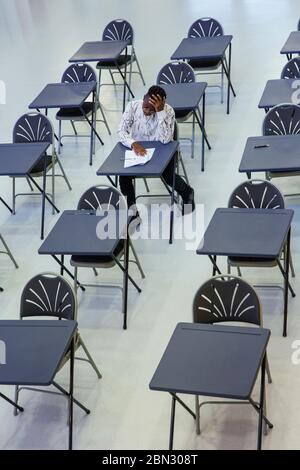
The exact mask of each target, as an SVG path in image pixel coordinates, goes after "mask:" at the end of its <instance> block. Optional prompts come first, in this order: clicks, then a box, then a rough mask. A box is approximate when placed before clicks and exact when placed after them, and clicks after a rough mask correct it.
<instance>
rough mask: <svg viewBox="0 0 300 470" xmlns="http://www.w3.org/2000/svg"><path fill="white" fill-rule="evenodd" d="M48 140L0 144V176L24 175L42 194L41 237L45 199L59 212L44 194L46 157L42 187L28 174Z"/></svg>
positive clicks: (47, 145) (47, 144) (41, 154)
mask: <svg viewBox="0 0 300 470" xmlns="http://www.w3.org/2000/svg"><path fill="white" fill-rule="evenodd" d="M49 145H50V144H49V143H48V142H30V143H28V144H27V143H26V144H0V176H16V177H17V176H24V177H27V178H28V179H29V180H30V181H31V182H32V184H33V185H34V186H35V187H36V188H37V189H38V191H39V192H40V193H41V195H42V220H41V238H42V239H43V238H44V225H45V200H46V199H47V201H48V202H49V204H51V206H52V207H54V209H55V210H56V212H59V210H58V209H57V207H56V206H55V205H54V204H53V202H52V201H51V199H50V198H49V197H48V195H47V194H46V159H45V167H44V175H43V187H42V188H41V187H40V186H39V185H38V183H37V182H36V181H35V178H33V177H32V176H31V175H30V172H31V170H32V169H33V168H34V167H35V165H36V164H37V163H38V162H39V160H40V159H41V157H42V156H43V155H45V153H46V151H47V149H48V147H49Z"/></svg>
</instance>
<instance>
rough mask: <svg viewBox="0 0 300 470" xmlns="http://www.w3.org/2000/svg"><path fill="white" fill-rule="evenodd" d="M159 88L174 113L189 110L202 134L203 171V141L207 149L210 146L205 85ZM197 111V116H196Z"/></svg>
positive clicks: (178, 85) (164, 86) (192, 84)
mask: <svg viewBox="0 0 300 470" xmlns="http://www.w3.org/2000/svg"><path fill="white" fill-rule="evenodd" d="M160 86H161V87H162V88H163V89H164V90H165V92H166V93H167V102H168V104H169V105H170V106H172V108H173V109H174V111H175V113H176V111H182V110H191V111H193V114H194V116H195V118H196V121H197V123H198V125H199V128H200V131H201V132H202V156H201V170H202V171H204V152H205V144H204V142H205V140H206V143H207V146H208V148H209V149H211V147H210V144H209V142H208V139H207V135H206V132H205V90H206V87H207V83H205V82H202V83H174V84H172V85H171V84H170V85H162V84H160ZM201 100H202V116H201V112H200V109H199V104H200V101H201ZM197 111H198V114H197Z"/></svg>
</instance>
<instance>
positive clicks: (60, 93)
mask: <svg viewBox="0 0 300 470" xmlns="http://www.w3.org/2000/svg"><path fill="white" fill-rule="evenodd" d="M96 86H97V84H96V82H79V83H50V84H49V85H46V86H45V88H44V89H43V90H42V91H41V93H40V94H39V95H38V96H37V97H36V98H35V100H33V101H32V103H31V104H30V105H29V109H37V110H40V109H45V110H46V114H47V110H48V109H51V108H76V109H80V111H81V113H82V116H83V117H84V119H85V120H86V122H87V123H88V124H89V126H90V128H91V144H90V165H92V158H93V138H94V134H95V135H96V136H97V138H98V140H99V142H100V143H101V145H103V141H102V140H101V137H100V136H99V134H98V132H97V130H96V127H95V101H96V95H95V94H96ZM91 93H92V95H93V110H94V112H93V114H92V120H91V121H90V120H89V118H88V117H87V115H86V113H85V112H84V109H83V107H82V106H83V103H84V102H85V101H86V99H87V98H88V97H89V95H90V94H91Z"/></svg>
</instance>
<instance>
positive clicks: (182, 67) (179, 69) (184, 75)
mask: <svg viewBox="0 0 300 470" xmlns="http://www.w3.org/2000/svg"><path fill="white" fill-rule="evenodd" d="M195 81H196V78H195V73H194V70H193V69H192V67H191V66H190V65H189V64H187V63H185V62H177V61H174V62H169V63H168V64H166V65H164V67H163V68H162V69H161V70H160V72H159V73H158V76H157V80H156V83H157V85H172V84H175V83H195ZM195 112H196V111H194V109H190V108H187V109H183V110H180V111H175V118H176V120H177V122H178V123H187V124H192V138H191V139H183V138H182V139H181V140H189V141H190V142H191V144H192V158H194V154H195V125H196V118H195ZM198 114H199V118H200V121H201V119H202V117H201V112H200V109H198ZM190 118H192V122H191V121H189V119H190Z"/></svg>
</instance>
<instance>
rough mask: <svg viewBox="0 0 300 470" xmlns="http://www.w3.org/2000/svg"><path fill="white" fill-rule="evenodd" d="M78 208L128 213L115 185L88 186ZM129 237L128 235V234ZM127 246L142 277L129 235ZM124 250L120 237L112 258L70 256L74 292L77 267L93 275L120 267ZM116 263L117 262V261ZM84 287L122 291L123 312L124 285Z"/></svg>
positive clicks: (124, 214)
mask: <svg viewBox="0 0 300 470" xmlns="http://www.w3.org/2000/svg"><path fill="white" fill-rule="evenodd" d="M77 209H78V210H93V211H108V210H110V209H112V210H113V211H115V216H116V217H117V218H118V216H119V214H122V215H121V216H125V217H126V218H128V217H127V215H128V207H127V201H126V198H125V197H124V196H123V194H122V193H121V192H120V191H119V190H118V189H117V188H115V187H111V186H106V185H99V186H93V187H91V188H89V189H88V190H87V191H85V192H84V194H83V195H82V196H81V198H80V200H79V202H78V205H77ZM128 237H129V235H128ZM128 241H129V247H130V249H131V252H132V254H133V257H134V259H133V260H131V259H129V262H131V263H135V264H136V265H137V267H138V269H139V271H140V274H141V277H142V278H143V279H144V278H145V274H144V272H143V269H142V266H141V264H140V261H139V259H138V256H137V254H136V251H135V249H134V246H133V244H132V241H131V239H130V237H129V240H128ZM124 251H125V241H124V239H121V240H120V241H119V243H118V245H117V247H116V249H115V252H114V258H113V257H110V256H72V257H71V266H73V267H74V289H75V292H77V290H78V282H77V280H78V269H79V268H91V269H92V270H93V271H94V273H95V275H96V276H97V275H98V273H97V269H108V268H113V267H115V266H116V265H118V267H120V263H121V261H122V260H123V259H124ZM116 260H117V261H118V263H117V261H116ZM81 285H83V286H85V287H112V288H117V289H120V290H121V291H122V305H123V313H125V289H124V286H120V285H118V284H111V283H109V284H103V283H102V284H100V283H98V284H81ZM125 325H126V319H125V315H124V329H125Z"/></svg>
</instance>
